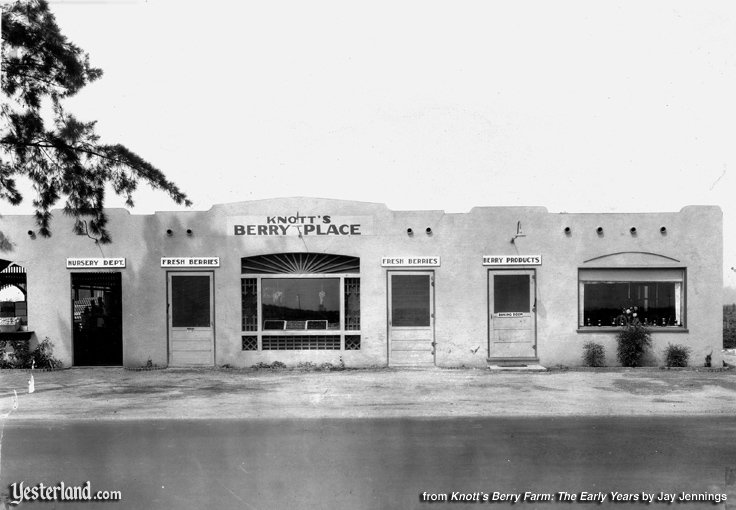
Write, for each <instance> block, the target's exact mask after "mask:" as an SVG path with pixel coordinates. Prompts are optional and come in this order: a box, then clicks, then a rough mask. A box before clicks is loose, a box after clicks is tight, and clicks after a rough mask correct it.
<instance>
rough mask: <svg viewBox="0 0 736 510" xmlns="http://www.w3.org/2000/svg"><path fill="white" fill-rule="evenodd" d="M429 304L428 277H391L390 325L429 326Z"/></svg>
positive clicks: (420, 275)
mask: <svg viewBox="0 0 736 510" xmlns="http://www.w3.org/2000/svg"><path fill="white" fill-rule="evenodd" d="M430 303H431V300H430V277H429V275H426V274H419V275H408V274H396V275H392V276H391V323H392V325H393V326H394V327H426V326H429V325H430V315H431V310H430Z"/></svg>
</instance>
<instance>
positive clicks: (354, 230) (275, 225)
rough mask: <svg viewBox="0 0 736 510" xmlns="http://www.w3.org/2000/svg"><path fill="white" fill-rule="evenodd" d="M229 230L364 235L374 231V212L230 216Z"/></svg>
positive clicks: (247, 233) (263, 233)
mask: <svg viewBox="0 0 736 510" xmlns="http://www.w3.org/2000/svg"><path fill="white" fill-rule="evenodd" d="M227 232H228V235H232V236H251V237H252V236H364V235H370V234H372V233H373V217H372V216H333V215H331V214H299V213H296V214H287V215H275V216H230V217H228V218H227Z"/></svg>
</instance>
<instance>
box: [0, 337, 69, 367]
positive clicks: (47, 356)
mask: <svg viewBox="0 0 736 510" xmlns="http://www.w3.org/2000/svg"><path fill="white" fill-rule="evenodd" d="M7 343H10V344H11V346H12V347H13V352H12V353H11V354H3V359H2V361H0V367H1V368H31V367H32V366H34V364H35V366H36V368H38V369H51V370H53V369H55V368H61V367H62V366H63V363H62V362H61V361H60V360H58V359H56V358H55V357H54V356H53V350H54V344H53V343H52V342H51V340H49V338H48V337H46V338H44V339H43V340H42V341H41V342H39V344H38V346H36V348H35V349H33V350H32V351H30V350H28V342H26V341H25V340H14V341H9V342H7Z"/></svg>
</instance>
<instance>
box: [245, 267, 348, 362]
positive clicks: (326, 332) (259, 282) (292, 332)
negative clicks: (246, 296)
mask: <svg viewBox="0 0 736 510" xmlns="http://www.w3.org/2000/svg"><path fill="white" fill-rule="evenodd" d="M301 278H306V279H333V280H334V279H337V280H339V291H340V297H339V303H340V310H339V313H340V317H339V328H338V329H303V330H302V329H285V330H279V329H265V330H264V329H263V280H264V279H265V280H276V279H301ZM346 278H353V279H357V280H359V281H360V273H279V274H270V273H269V274H264V273H241V275H240V281H241V282H242V281H243V280H246V279H254V280H256V292H257V295H256V306H257V314H258V315H257V316H258V320H257V323H256V324H257V328H256V329H255V330H252V331H245V330H244V329H243V321H242V313H243V310H242V307H241V321H240V322H241V333H240V334H241V337H243V336H256V337H257V338H258V347H257V349H256V350H255V351H250V352H265V351H264V349H263V336H264V335H265V336H287V337H288V336H339V338H340V351H341V352H342V351H344V350H345V335H357V336H360V335H361V330H360V329H347V328H346V327H345V312H346V310H345V279H346ZM241 285H242V284H241ZM361 327H362V320H361ZM298 350H299V351H301V349H298ZM245 352H248V351H245ZM327 352H329V351H327Z"/></svg>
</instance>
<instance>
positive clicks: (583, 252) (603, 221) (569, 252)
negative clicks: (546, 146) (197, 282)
mask: <svg viewBox="0 0 736 510" xmlns="http://www.w3.org/2000/svg"><path fill="white" fill-rule="evenodd" d="M297 211H298V212H300V213H301V214H331V215H335V216H369V217H372V229H371V230H372V232H370V233H369V235H361V236H305V237H304V238H299V237H296V236H288V237H285V236H234V235H232V233H230V232H229V231H228V229H227V221H228V217H233V216H243V215H253V216H266V215H274V214H293V213H295V212H297ZM109 214H110V229H111V231H112V233H113V238H114V242H113V244H111V245H106V246H102V247H99V246H97V245H96V244H95V243H94V242H93V241H92V240H91V239H89V238H88V237H86V236H77V235H74V234H73V233H72V230H71V226H72V224H71V220H70V219H69V218H66V217H64V216H63V215H62V214H61V212H56V214H55V218H54V223H53V232H54V235H53V237H52V238H50V239H45V238H42V237H40V236H36V238H35V239H32V238H31V237H30V236H29V235H28V234H27V231H28V230H36V226H35V225H34V222H33V218H32V217H31V216H5V217H3V218H2V219H0V228H1V229H2V231H3V232H4V233H5V234H6V236H8V237H9V238H10V239H11V240H12V242H13V243H14V248H13V250H12V251H11V252H6V253H5V254H4V255H2V256H0V257H2V258H5V259H7V260H12V261H14V262H17V263H18V264H20V265H22V266H24V267H25V268H26V271H27V274H28V277H27V278H28V317H29V329H31V330H33V331H35V332H36V335H37V337H38V338H39V339H42V338H44V337H46V336H48V337H49V338H50V339H51V340H52V341H53V342H54V344H55V354H56V355H57V356H58V357H60V358H61V359H62V360H63V361H65V363H67V364H70V363H71V353H72V339H71V336H72V334H71V331H72V324H71V306H72V305H71V292H70V273H71V272H72V271H71V270H68V269H66V268H65V260H66V258H67V257H102V256H104V257H125V258H126V268H125V269H123V270H121V273H122V288H123V290H122V294H123V317H124V326H123V337H124V338H123V342H124V350H123V358H124V364H125V365H126V366H140V365H144V364H145V363H146V362H147V361H148V360H149V359H150V360H151V361H152V362H153V363H156V364H159V365H165V364H166V363H167V361H168V360H167V357H168V346H167V345H168V344H167V316H166V313H167V312H166V302H167V296H166V281H167V277H166V273H167V270H166V269H164V268H161V267H160V257H162V256H217V257H220V261H221V265H220V267H218V268H216V269H214V270H213V271H214V282H215V292H214V294H215V333H216V340H215V342H216V346H215V351H216V364H218V365H222V364H226V363H227V364H231V365H234V366H250V365H253V364H255V363H257V362H259V361H264V362H272V361H276V360H278V361H282V362H285V363H287V364H296V363H298V362H300V361H312V362H317V363H321V362H325V361H329V362H332V363H336V362H337V361H338V359H339V357H342V359H343V360H344V361H345V363H346V364H347V365H349V366H367V365H385V364H386V363H387V361H388V357H387V356H388V338H387V276H386V274H387V271H388V269H387V268H385V267H381V257H383V256H397V255H398V256H430V255H433V256H440V257H441V265H440V266H439V267H434V268H427V269H431V270H433V271H434V274H435V287H434V291H435V314H436V315H435V323H434V326H435V341H436V344H437V346H436V350H437V354H436V363H437V364H438V365H441V366H461V365H465V366H476V367H482V366H485V365H486V358H487V356H488V355H489V350H488V348H489V342H488V270H489V268H488V267H485V266H483V265H482V257H483V255H488V254H507V255H514V254H521V255H526V254H541V255H542V257H543V262H542V264H541V265H539V266H534V267H533V268H534V269H535V270H536V278H537V280H536V281H537V285H536V292H537V311H536V313H537V348H538V350H537V353H538V357H539V360H540V362H541V363H542V364H543V365H547V366H554V365H557V364H565V365H579V364H580V359H581V354H582V344H583V343H584V342H585V341H587V340H594V341H598V342H601V343H603V344H604V345H605V347H606V349H607V354H608V360H607V361H608V363H609V364H616V359H615V335H614V333H612V332H609V331H606V332H603V331H579V330H578V325H577V322H578V271H579V270H580V269H584V268H588V267H656V268H659V267H675V268H684V269H685V270H686V299H687V307H686V308H687V309H686V313H687V331H686V332H680V331H678V332H675V331H674V330H672V329H667V328H660V329H659V330H657V329H655V330H654V333H653V340H654V352H653V354H654V358H655V359H653V360H652V362H653V363H657V362H660V361H661V355H662V349H663V348H664V347H665V346H666V345H667V343H668V342H671V343H680V344H685V345H688V346H690V347H691V348H692V349H693V352H692V357H691V364H702V362H703V360H704V358H705V356H706V355H707V354H709V353H711V352H712V355H713V363H714V366H719V365H720V350H721V341H722V322H721V292H722V281H723V275H722V267H723V263H722V215H721V211H720V209H719V208H718V207H712V206H697V207H695V206H692V207H685V208H683V209H682V210H681V211H680V212H677V213H646V214H553V213H548V212H547V211H546V209H544V208H540V207H478V208H474V209H472V210H471V211H470V212H469V213H466V214H445V213H443V212H442V211H391V210H389V209H388V208H386V207H385V206H384V205H382V204H371V203H359V202H347V201H336V200H321V199H311V198H291V199H276V200H264V201H253V202H244V203H236V204H226V205H218V206H215V207H213V208H212V209H211V210H209V211H200V212H181V213H172V212H168V213H167V212H162V213H156V214H153V215H131V214H129V213H128V212H127V211H125V210H111V211H109ZM518 222H521V227H522V230H523V233H524V234H525V235H524V236H523V237H518V238H516V239H515V241H514V242H513V243H512V242H511V239H512V237H514V235H515V234H516V232H517V224H518ZM598 226H602V227H603V229H604V233H603V235H602V236H601V235H598V234H597V233H596V227H598ZM632 226H636V227H637V234H636V235H635V236H632V235H631V234H630V232H629V228H630V227H632ZM662 226H665V227H666V228H667V232H666V234H664V235H663V234H662V233H661V232H660V227H662ZM426 227H430V228H431V229H432V235H426V234H425V232H424V231H425V228H426ZM565 227H570V229H571V232H570V234H569V235H567V234H565V232H564V228H565ZM407 228H413V230H414V232H415V233H414V235H413V236H409V235H407V233H406V230H407ZM167 229H171V230H172V232H173V235H171V236H168V235H167V234H166V230H167ZM187 229H191V230H192V235H191V236H188V235H187V234H186V230H187ZM305 251H309V252H316V253H320V252H325V253H334V254H340V255H349V256H356V257H360V278H361V324H362V326H361V337H362V342H361V344H362V345H361V349H360V350H359V351H263V352H258V351H242V350H241V340H240V337H241V297H240V293H241V289H240V274H241V273H240V268H241V257H245V256H253V255H262V254H269V253H283V252H305ZM614 254H618V255H614ZM590 259H596V260H593V261H590ZM672 259H674V260H672ZM586 261H590V262H586Z"/></svg>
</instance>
